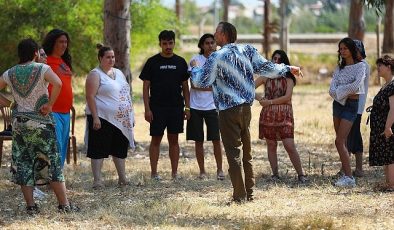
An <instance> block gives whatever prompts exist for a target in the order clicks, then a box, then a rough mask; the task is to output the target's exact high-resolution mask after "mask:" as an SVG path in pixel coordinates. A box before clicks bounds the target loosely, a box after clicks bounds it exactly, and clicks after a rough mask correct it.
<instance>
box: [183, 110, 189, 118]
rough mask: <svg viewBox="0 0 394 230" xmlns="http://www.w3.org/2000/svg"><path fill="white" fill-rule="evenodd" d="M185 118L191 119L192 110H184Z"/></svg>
mask: <svg viewBox="0 0 394 230" xmlns="http://www.w3.org/2000/svg"><path fill="white" fill-rule="evenodd" d="M183 116H184V118H183V119H184V120H189V119H190V110H185V111H184V112H183Z"/></svg>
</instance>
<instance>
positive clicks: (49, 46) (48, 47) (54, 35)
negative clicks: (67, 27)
mask: <svg viewBox="0 0 394 230" xmlns="http://www.w3.org/2000/svg"><path fill="white" fill-rule="evenodd" d="M62 35H64V36H66V37H67V48H66V50H65V51H64V54H63V55H62V57H61V58H62V59H63V61H64V62H65V63H66V64H67V65H68V67H70V69H71V70H72V59H71V55H70V53H69V51H68V48H69V45H70V36H68V33H67V32H65V31H63V30H60V29H53V30H51V31H49V33H48V34H47V35H46V36H45V38H44V42H43V43H42V48H43V49H44V50H45V53H47V54H48V55H52V52H53V47H54V46H55V43H56V39H58V38H59V37H60V36H62Z"/></svg>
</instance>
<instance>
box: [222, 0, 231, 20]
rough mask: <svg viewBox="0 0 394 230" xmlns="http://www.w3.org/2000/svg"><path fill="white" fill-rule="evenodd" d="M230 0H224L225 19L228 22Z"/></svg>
mask: <svg viewBox="0 0 394 230" xmlns="http://www.w3.org/2000/svg"><path fill="white" fill-rule="evenodd" d="M229 5H230V0H223V21H224V22H228V8H229Z"/></svg>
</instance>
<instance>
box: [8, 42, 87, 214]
mask: <svg viewBox="0 0 394 230" xmlns="http://www.w3.org/2000/svg"><path fill="white" fill-rule="evenodd" d="M18 56H19V64H17V65H15V66H14V67H12V68H10V69H9V70H7V71H6V72H5V73H3V75H2V76H1V77H0V89H3V88H5V87H6V86H7V85H8V86H9V87H10V88H11V93H12V96H13V98H14V103H15V104H14V106H13V108H12V109H13V111H12V163H11V171H12V173H13V177H12V180H13V182H15V183H16V184H18V185H20V186H21V190H22V193H23V196H24V198H25V201H26V204H27V207H26V210H27V211H28V213H29V214H35V213H37V212H38V207H37V205H36V204H35V202H34V198H33V189H34V186H35V185H37V184H39V183H45V184H46V183H48V182H49V183H50V185H51V187H52V189H53V191H54V192H55V194H56V197H57V199H58V202H59V206H58V209H59V211H66V212H68V211H77V210H79V209H78V208H77V207H76V206H73V205H70V203H69V201H68V199H67V196H66V186H65V183H64V176H63V173H62V170H61V165H60V156H59V152H58V150H57V146H56V136H55V127H54V121H53V117H52V114H51V111H52V105H53V103H54V102H55V100H56V98H57V97H58V95H59V92H60V88H61V86H62V83H61V81H60V79H59V77H58V76H57V75H56V74H55V73H54V72H53V71H52V69H51V68H50V67H49V66H48V65H46V64H41V63H36V62H35V60H36V59H37V58H39V56H40V55H39V52H38V45H37V43H36V42H35V41H34V40H32V39H24V40H22V41H21V42H20V43H19V44H18ZM48 83H51V84H52V85H53V90H52V94H51V96H50V97H49V96H48V89H47V85H48Z"/></svg>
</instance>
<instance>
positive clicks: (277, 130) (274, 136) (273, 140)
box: [255, 50, 307, 183]
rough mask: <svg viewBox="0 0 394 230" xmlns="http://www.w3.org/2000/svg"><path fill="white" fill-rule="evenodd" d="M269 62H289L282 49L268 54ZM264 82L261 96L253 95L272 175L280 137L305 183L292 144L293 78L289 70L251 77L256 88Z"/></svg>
mask: <svg viewBox="0 0 394 230" xmlns="http://www.w3.org/2000/svg"><path fill="white" fill-rule="evenodd" d="M272 62H274V63H277V64H281V63H283V64H285V65H290V62H289V59H288V57H287V55H286V53H285V52H284V51H283V50H276V51H275V52H274V53H273V54H272ZM262 84H264V97H261V96H258V95H256V100H258V101H259V103H260V105H262V106H263V108H262V110H261V113H260V119H259V123H260V124H259V138H260V139H265V140H266V142H267V152H268V160H269V162H270V165H271V170H272V177H271V178H272V179H273V180H279V172H278V156H277V147H278V141H282V143H283V146H284V147H285V149H286V151H287V153H288V154H289V157H290V160H291V162H292V164H293V166H294V168H295V170H296V172H297V174H298V181H299V182H300V183H305V182H306V181H307V178H306V177H305V175H304V172H303V169H302V166H301V160H300V156H299V154H298V152H297V149H296V146H295V144H294V118H293V108H292V105H291V97H292V94H293V87H294V86H295V85H296V79H295V77H294V76H293V75H292V74H289V75H288V76H286V77H283V78H276V79H269V78H266V77H264V76H260V77H258V78H257V79H256V80H255V85H256V88H257V87H259V86H260V85H262Z"/></svg>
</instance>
